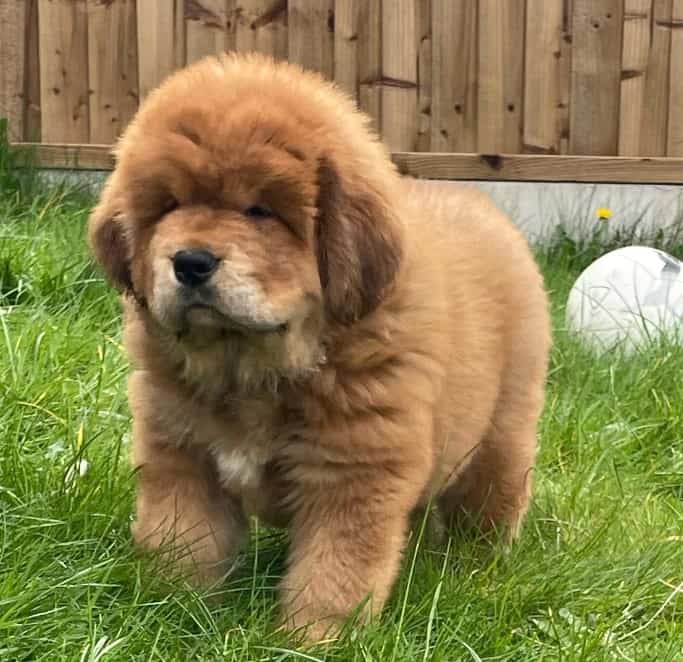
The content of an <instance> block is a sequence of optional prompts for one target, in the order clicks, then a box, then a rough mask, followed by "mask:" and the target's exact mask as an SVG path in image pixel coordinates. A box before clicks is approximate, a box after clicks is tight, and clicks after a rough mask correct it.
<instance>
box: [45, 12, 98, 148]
mask: <svg viewBox="0 0 683 662" xmlns="http://www.w3.org/2000/svg"><path fill="white" fill-rule="evenodd" d="M38 24H39V25H38V28H39V35H40V98H41V104H40V105H41V112H42V116H41V123H42V139H43V140H44V141H46V142H50V141H55V140H61V141H66V142H74V143H81V142H87V141H88V139H89V126H88V125H89V113H88V14H87V6H86V2H85V0H40V2H39V5H38Z"/></svg>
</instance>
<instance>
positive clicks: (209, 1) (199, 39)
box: [184, 0, 228, 64]
mask: <svg viewBox="0 0 683 662" xmlns="http://www.w3.org/2000/svg"><path fill="white" fill-rule="evenodd" d="M184 19H185V59H186V61H187V63H188V64H190V63H191V62H195V61H197V60H201V58H203V57H205V56H206V55H215V54H217V53H223V52H224V51H225V50H226V48H227V46H228V32H227V25H226V24H227V0H185V11H184Z"/></svg>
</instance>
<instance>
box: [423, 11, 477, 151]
mask: <svg viewBox="0 0 683 662" xmlns="http://www.w3.org/2000/svg"><path fill="white" fill-rule="evenodd" d="M476 26H477V5H476V2H475V1H474V0H433V2H432V84H433V89H432V140H431V149H432V150H433V151H459V152H474V151H475V150H476V143H477V29H476Z"/></svg>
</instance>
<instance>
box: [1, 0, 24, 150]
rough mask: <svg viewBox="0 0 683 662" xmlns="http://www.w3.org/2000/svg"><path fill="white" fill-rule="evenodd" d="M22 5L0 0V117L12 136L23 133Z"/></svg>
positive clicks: (19, 137) (13, 0) (21, 1)
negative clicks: (6, 124) (3, 119)
mask: <svg viewBox="0 0 683 662" xmlns="http://www.w3.org/2000/svg"><path fill="white" fill-rule="evenodd" d="M26 9H27V7H26V2H25V1H24V0H0V65H1V66H0V117H3V118H6V119H7V120H8V122H9V125H8V129H9V136H10V138H11V139H12V140H22V139H23V136H24V79H25V71H26V45H25V39H26Z"/></svg>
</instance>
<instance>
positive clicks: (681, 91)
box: [666, 0, 683, 156]
mask: <svg viewBox="0 0 683 662" xmlns="http://www.w3.org/2000/svg"><path fill="white" fill-rule="evenodd" d="M671 28H672V31H671V70H670V74H669V108H670V112H669V129H668V138H667V150H666V153H667V154H668V155H669V156H683V0H673V5H672V13H671Z"/></svg>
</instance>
